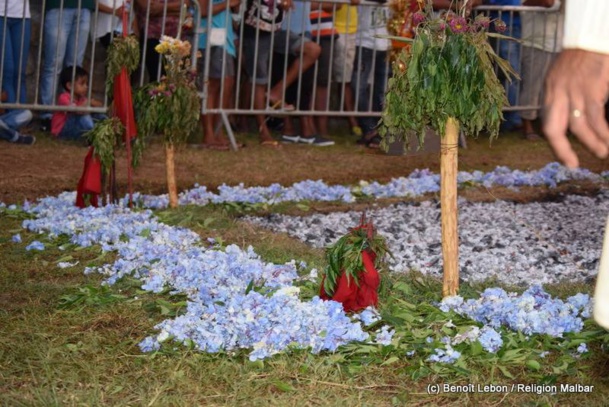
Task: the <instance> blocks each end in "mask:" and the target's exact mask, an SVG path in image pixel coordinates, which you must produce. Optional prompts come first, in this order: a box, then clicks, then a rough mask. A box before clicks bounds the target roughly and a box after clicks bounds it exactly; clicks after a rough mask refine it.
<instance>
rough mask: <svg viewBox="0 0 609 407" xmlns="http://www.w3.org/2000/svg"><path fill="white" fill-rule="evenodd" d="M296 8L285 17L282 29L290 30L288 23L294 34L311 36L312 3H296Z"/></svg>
mask: <svg viewBox="0 0 609 407" xmlns="http://www.w3.org/2000/svg"><path fill="white" fill-rule="evenodd" d="M292 4H294V8H293V9H291V10H290V12H289V13H287V14H286V15H285V16H283V23H282V24H281V29H282V30H283V31H287V30H288V22H289V23H290V27H289V28H290V31H291V32H293V33H294V34H310V33H311V28H312V26H311V17H310V15H311V2H309V1H295V2H294V3H292Z"/></svg>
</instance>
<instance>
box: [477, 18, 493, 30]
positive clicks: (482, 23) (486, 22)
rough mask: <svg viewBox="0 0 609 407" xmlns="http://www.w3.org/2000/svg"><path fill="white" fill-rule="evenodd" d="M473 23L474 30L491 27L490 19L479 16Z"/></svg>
mask: <svg viewBox="0 0 609 407" xmlns="http://www.w3.org/2000/svg"><path fill="white" fill-rule="evenodd" d="M474 22H475V24H476V28H484V29H487V28H488V27H489V26H490V25H491V19H490V18H488V17H487V16H484V15H481V14H480V15H478V16H476V19H475V20H474Z"/></svg>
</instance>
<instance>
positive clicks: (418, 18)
mask: <svg viewBox="0 0 609 407" xmlns="http://www.w3.org/2000/svg"><path fill="white" fill-rule="evenodd" d="M423 21H425V14H424V13H422V12H420V11H417V12H416V13H414V14H413V15H412V23H413V24H414V25H419V24H421V23H422V22H423Z"/></svg>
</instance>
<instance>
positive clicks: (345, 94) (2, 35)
mask: <svg viewBox="0 0 609 407" xmlns="http://www.w3.org/2000/svg"><path fill="white" fill-rule="evenodd" d="M402 1H407V2H408V1H410V4H411V7H410V8H411V9H412V10H414V9H416V8H417V7H418V6H419V2H417V0H402ZM210 2H211V4H210ZM378 2H379V3H381V4H376V5H370V4H366V5H364V4H360V0H351V2H350V4H348V3H324V2H317V1H294V0H202V1H200V8H201V27H202V30H201V31H202V32H203V33H202V34H200V36H199V38H198V45H199V49H200V50H201V53H200V54H201V56H202V57H201V58H200V59H199V61H198V71H199V72H198V73H199V77H201V76H202V73H203V70H204V68H205V64H206V57H207V58H209V67H208V73H209V75H208V83H207V95H206V96H207V97H206V99H205V100H206V103H207V107H208V108H209V109H219V108H226V109H228V108H234V107H238V108H243V109H249V110H252V109H253V110H256V111H259V112H261V111H269V110H271V111H276V113H278V114H281V113H282V112H289V111H293V110H295V109H298V110H299V111H300V112H301V113H300V114H299V115H298V116H286V117H284V118H283V119H282V120H281V121H280V122H279V124H278V125H277V124H275V128H280V129H281V135H280V136H279V137H278V139H277V138H275V137H274V136H273V135H272V132H271V128H269V127H270V126H269V118H268V116H267V115H266V114H262V113H261V114H257V115H255V117H256V125H257V130H258V134H259V139H260V143H261V144H262V145H264V146H269V147H277V146H279V144H280V143H303V144H308V145H314V146H329V145H333V144H334V141H332V140H331V138H330V137H329V128H328V119H329V115H328V112H329V111H330V110H331V109H338V110H340V111H341V112H342V113H343V116H345V119H346V120H347V122H348V124H349V130H350V132H351V133H352V134H353V135H354V136H356V137H357V143H358V144H362V145H366V146H368V147H370V148H377V147H378V146H379V144H380V137H379V136H378V134H377V123H378V115H376V116H368V115H365V114H364V113H365V112H380V111H381V110H382V108H383V102H384V95H385V91H386V86H387V80H388V78H390V77H391V63H390V62H389V55H390V52H391V46H392V42H391V40H390V39H389V38H388V37H387V36H388V34H389V33H388V31H387V22H388V21H389V19H390V18H391V17H392V16H391V8H390V7H388V5H387V3H386V2H385V0H379V1H378ZM563 3H564V0H563ZM466 4H467V6H468V7H470V8H473V7H476V6H479V5H482V4H488V5H525V6H543V7H548V8H552V9H555V10H560V9H561V8H562V5H561V1H560V0H485V1H484V2H483V1H482V0H470V1H468V2H467V3H466ZM433 5H434V8H435V9H437V10H438V11H441V10H446V9H449V8H451V7H455V6H456V2H455V1H451V0H433ZM125 9H128V10H130V11H129V16H130V17H131V21H130V23H129V25H128V29H129V30H130V31H131V32H133V33H135V34H136V35H138V37H139V40H140V47H141V51H142V57H143V58H142V65H143V68H142V72H144V71H145V72H146V74H147V77H148V78H152V79H156V78H159V77H160V76H161V75H162V74H163V66H162V63H161V61H160V56H159V54H158V53H156V52H154V48H155V46H156V45H158V43H159V41H160V39H161V37H162V36H163V35H167V36H177V35H178V33H182V35H187V34H188V30H186V29H183V28H184V27H185V17H186V16H187V15H188V2H185V1H183V0H47V1H46V2H45V9H44V11H43V14H42V20H43V21H42V24H41V25H42V27H43V36H42V38H43V43H42V45H41V46H42V60H41V64H40V83H39V92H38V94H39V103H40V104H41V105H43V106H53V109H49V110H48V111H40V112H39V114H38V120H39V122H40V124H41V129H42V130H43V131H48V132H50V133H52V134H53V135H54V136H55V137H57V138H60V139H78V138H79V137H81V136H82V134H83V133H85V132H86V131H88V130H90V128H91V127H92V126H93V125H94V122H95V120H96V119H98V117H95V115H90V114H83V113H81V112H78V111H73V110H66V111H61V110H57V108H58V107H61V106H101V105H102V104H101V103H100V102H98V101H96V100H95V99H94V98H91V97H90V95H91V92H89V91H88V89H87V88H86V85H87V84H88V83H89V81H88V79H86V78H88V76H89V73H87V72H86V71H85V70H84V69H83V68H82V65H83V60H84V58H85V51H86V49H87V44H88V42H89V41H90V39H92V40H93V41H99V43H100V44H101V45H102V46H103V47H107V46H108V45H109V43H110V41H111V40H112V38H113V37H114V36H115V35H120V31H121V30H122V29H123V26H122V25H121V24H120V22H121V17H122V16H123V15H124V14H123V11H124V10H125ZM492 17H495V18H500V19H503V20H504V21H505V22H506V24H507V26H508V27H510V31H509V32H508V33H507V34H508V35H510V36H513V37H516V38H521V39H522V42H521V43H520V42H514V41H505V40H503V41H499V42H498V43H497V44H495V45H496V49H497V51H498V52H499V54H500V55H501V56H502V57H504V58H505V59H507V60H508V61H509V62H510V63H511V64H512V66H513V67H514V68H515V70H516V71H517V72H518V73H519V74H521V76H522V80H521V81H514V82H512V83H511V84H509V85H507V91H508V92H507V93H508V99H509V101H510V103H512V104H516V103H518V104H519V105H520V106H538V105H539V103H540V98H541V94H542V83H543V81H542V80H540V78H542V77H543V76H544V75H545V72H546V70H547V69H548V67H549V65H550V63H551V62H552V60H553V59H554V58H555V57H556V55H557V54H558V51H560V44H561V38H560V34H561V32H562V13H560V12H557V13H530V14H527V13H522V15H519V13H517V12H501V13H496V14H495V15H494V16H492ZM208 24H210V27H207V25H208ZM5 26H6V28H5ZM31 26H32V22H31V15H30V5H29V0H0V44H1V45H2V50H3V64H2V90H3V101H6V102H8V103H25V98H26V77H25V71H26V69H25V68H26V62H27V59H28V54H29V44H30V41H31V34H30V33H31ZM208 34H209V35H208ZM208 45H209V46H210V49H209V50H206V49H205V48H206V46H208ZM83 79H86V80H85V81H86V83H85V81H83ZM235 84H239V85H240V86H235ZM333 86H335V87H338V90H339V91H338V92H337V93H336V94H337V95H338V97H337V96H336V95H333V94H332V92H331V89H333ZM200 87H201V89H202V88H203V83H202V82H201V83H200ZM237 89H238V90H239V93H240V94H239V95H236V94H235V93H236V90H237ZM83 92H84V93H83ZM337 99H338V101H337ZM332 102H333V103H334V104H336V103H337V102H338V104H339V105H340V107H336V106H333V107H332V106H330V104H331V103H332ZM318 112H322V113H323V112H325V114H318ZM345 112H347V113H345ZM350 112H354V114H350ZM537 114H538V112H537V110H535V109H531V110H527V111H522V112H513V111H508V112H506V114H505V119H506V121H505V123H504V127H503V130H515V129H521V130H522V132H523V135H524V136H526V137H527V138H528V139H537V138H539V135H538V134H537V132H536V131H535V128H534V126H533V122H534V121H535V120H536V119H537ZM32 117H33V115H32V113H31V112H29V111H28V112H24V111H19V110H9V111H6V112H4V113H2V115H0V138H2V139H5V140H7V141H11V142H17V143H23V144H33V143H34V142H35V138H34V137H33V136H25V135H23V134H20V133H19V131H20V128H22V127H23V126H24V125H25V124H27V122H28V121H29V120H31V119H32ZM296 117H297V118H298V120H299V126H296V123H294V118H296ZM201 122H202V134H203V136H202V139H203V144H202V145H203V146H205V147H208V148H212V149H218V150H225V149H226V150H228V149H229V144H228V141H227V140H226V137H225V135H224V134H223V130H222V126H220V118H219V117H218V115H212V114H208V115H205V116H202V118H201ZM235 123H237V124H236V125H238V123H239V120H236V121H235ZM241 123H243V121H241Z"/></svg>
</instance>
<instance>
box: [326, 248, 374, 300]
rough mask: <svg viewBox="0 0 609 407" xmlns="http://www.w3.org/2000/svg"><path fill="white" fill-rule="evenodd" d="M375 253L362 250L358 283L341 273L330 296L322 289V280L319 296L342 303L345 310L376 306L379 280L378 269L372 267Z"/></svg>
mask: <svg viewBox="0 0 609 407" xmlns="http://www.w3.org/2000/svg"><path fill="white" fill-rule="evenodd" d="M375 258H376V255H375V254H374V253H372V252H368V251H364V252H362V262H363V263H364V270H362V271H361V272H360V273H359V274H358V280H359V285H358V283H356V282H355V281H354V280H353V279H349V281H347V276H345V273H342V274H341V275H340V277H339V278H338V281H337V283H336V290H335V291H334V295H333V296H332V297H330V296H328V295H327V294H326V292H325V291H324V281H323V280H322V283H321V289H320V293H319V296H320V297H321V299H323V300H334V301H337V302H340V303H342V304H343V309H344V310H345V312H352V311H359V310H361V309H364V308H366V307H368V306H370V305H373V306H375V307H376V306H378V293H377V291H378V288H379V285H380V282H381V278H380V276H379V273H378V271H377V270H376V268H374V259H375Z"/></svg>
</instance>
